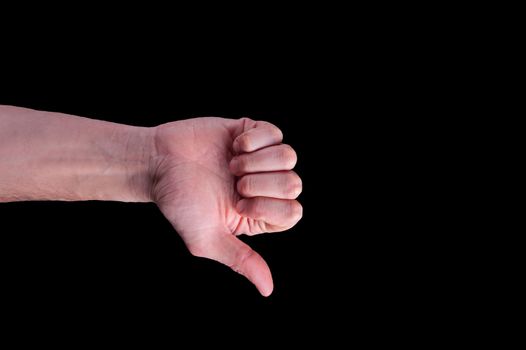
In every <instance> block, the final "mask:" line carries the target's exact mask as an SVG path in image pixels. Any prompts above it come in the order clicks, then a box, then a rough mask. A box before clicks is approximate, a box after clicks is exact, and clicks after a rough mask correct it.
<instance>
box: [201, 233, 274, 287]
mask: <svg viewBox="0 0 526 350" xmlns="http://www.w3.org/2000/svg"><path fill="white" fill-rule="evenodd" d="M208 253H211V254H209V256H208V257H209V258H211V259H214V260H216V261H219V262H221V263H223V264H225V265H227V266H229V267H230V268H231V269H232V270H234V271H236V272H238V273H240V274H241V275H243V276H245V277H246V278H248V280H249V281H250V282H252V283H253V284H254V285H255V286H256V288H257V289H258V291H259V292H260V293H261V294H262V295H263V296H266V297H268V296H269V295H270V294H272V290H273V289H274V283H273V282H272V274H271V273H270V268H269V267H268V265H267V263H266V262H265V260H263V258H262V257H261V255H259V254H258V253H256V252H255V251H254V250H252V248H250V247H249V246H248V245H246V244H245V243H243V242H242V241H240V240H239V239H238V238H236V237H235V236H233V235H230V234H225V235H220V236H219V237H217V239H216V240H215V242H214V244H213V245H211V246H210V248H209V252H208Z"/></svg>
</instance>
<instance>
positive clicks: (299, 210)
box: [290, 201, 303, 222]
mask: <svg viewBox="0 0 526 350" xmlns="http://www.w3.org/2000/svg"><path fill="white" fill-rule="evenodd" d="M290 212H291V218H292V219H293V220H294V222H298V221H300V220H301V218H302V217H303V207H302V206H301V204H300V203H299V202H298V201H291V203H290Z"/></svg>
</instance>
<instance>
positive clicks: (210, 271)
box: [0, 50, 363, 329]
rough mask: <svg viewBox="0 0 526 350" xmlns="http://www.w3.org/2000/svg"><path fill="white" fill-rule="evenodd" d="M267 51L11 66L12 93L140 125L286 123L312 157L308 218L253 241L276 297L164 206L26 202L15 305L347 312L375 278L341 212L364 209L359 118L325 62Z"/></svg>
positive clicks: (10, 241)
mask: <svg viewBox="0 0 526 350" xmlns="http://www.w3.org/2000/svg"><path fill="white" fill-rule="evenodd" d="M205 51H206V50H205ZM264 51H265V50H261V51H259V52H258V50H255V51H251V52H248V51H245V52H242V53H240V54H239V55H229V56H228V57H227V58H225V57H222V55H221V54H220V53H219V52H218V51H216V50H211V51H210V52H203V53H202V54H198V55H192V56H191V57H186V59H184V58H183V59H177V58H178V57H177V55H173V54H172V55H170V54H166V53H163V52H157V53H154V54H152V56H153V57H150V59H149V60H146V61H141V60H137V59H135V60H132V61H133V62H129V58H130V57H131V56H129V55H133V50H132V51H126V52H124V53H123V52H120V53H119V54H117V55H115V56H111V57H106V56H104V57H101V56H102V55H101V52H102V51H101V50H98V51H96V52H95V54H90V50H85V51H84V50H82V51H81V52H78V51H75V52H73V51H72V52H70V53H69V54H66V56H63V57H58V58H57V60H58V61H55V62H49V60H46V61H44V62H41V61H38V60H29V61H28V62H27V63H25V62H22V66H21V67H20V64H18V65H16V66H15V65H13V66H9V65H8V66H7V68H6V69H4V73H6V74H5V75H4V77H5V76H7V73H8V74H9V77H10V78H11V79H10V80H9V84H5V85H4V86H3V88H4V89H3V91H2V94H0V103H2V104H11V105H18V106H23V107H29V108H35V109H41V110H48V111H58V112H64V113H70V114H74V115H81V116H86V117H91V118H95V119H101V120H108V121H114V122H119V123H126V124H132V125H141V126H155V125H158V124H161V123H165V122H169V121H173V120H178V119H186V118H191V117H199V116H211V115H212V116H221V117H227V118H240V117H244V116H248V117H250V118H253V119H256V120H267V121H270V122H272V123H275V124H276V125H278V126H279V127H280V128H281V129H282V130H283V132H284V134H285V142H286V143H289V144H291V145H292V146H293V147H294V148H295V149H296V151H297V153H298V156H299V162H298V165H297V167H296V170H297V172H298V173H299V174H300V176H302V179H303V183H304V191H303V194H302V195H301V197H300V198H299V200H300V201H301V203H302V204H303V206H304V218H303V220H302V221H301V222H300V223H299V224H298V225H297V226H296V227H294V228H293V229H291V230H289V231H287V232H284V233H277V234H266V235H260V236H257V237H251V238H243V240H245V241H246V242H247V243H249V244H250V245H251V246H252V247H253V248H254V249H255V250H256V251H258V252H259V253H260V254H261V255H262V256H263V257H264V258H265V259H266V260H267V262H268V263H269V265H270V267H271V270H272V271H273V276H274V283H275V290H274V293H273V295H272V296H271V297H269V298H264V297H262V296H260V295H259V293H258V292H257V290H256V289H255V288H254V287H253V286H252V285H251V283H250V282H248V281H246V280H245V279H244V278H243V277H241V276H239V275H237V274H236V273H234V272H232V271H230V270H229V269H228V268H227V267H225V266H222V265H220V264H218V263H215V262H212V261H209V260H206V259H198V258H194V257H191V255H190V254H189V253H188V252H187V250H186V249H185V247H184V245H183V243H182V241H181V240H180V238H179V237H178V235H177V233H176V232H175V231H174V230H173V228H172V227H171V226H170V224H169V223H168V222H167V221H166V220H165V219H164V217H163V216H162V214H161V213H160V212H159V211H158V209H157V207H156V206H155V205H154V204H124V203H111V202H77V203H60V202H32V203H30V202H25V203H8V204H1V205H0V210H1V214H0V215H1V218H2V227H3V230H2V231H3V233H2V237H1V239H2V241H3V242H2V244H1V246H2V250H4V251H5V254H3V256H2V259H3V260H4V267H5V269H4V271H5V276H4V283H5V284H4V285H5V286H6V291H8V293H9V294H10V295H11V296H12V298H13V305H15V307H17V308H18V307H19V308H21V309H23V310H26V312H30V313H31V314H32V315H35V314H36V315H40V317H45V316H46V315H48V314H49V313H55V314H57V313H58V314H60V315H63V316H64V317H72V318H77V317H79V315H89V316H95V317H97V318H98V319H99V320H100V321H101V322H106V321H108V319H111V320H113V319H115V318H116V319H119V320H120V321H123V320H128V321H129V320H139V319H141V320H144V319H145V318H147V319H157V318H158V316H159V315H163V316H168V317H171V316H170V315H186V316H190V315H193V316H197V317H198V318H199V319H200V320H201V319H203V320H209V321H211V322H217V321H221V320H222V319H223V318H229V317H231V316H234V317H236V318H237V317H238V316H237V315H239V317H241V320H243V319H245V318H249V319H250V318H251V316H246V315H251V314H254V315H257V318H258V319H261V318H263V319H267V318H269V317H270V318H272V319H274V324H275V325H276V326H275V327H276V328H278V329H279V328H280V326H277V325H278V324H280V325H281V324H287V323H289V322H290V323H297V322H302V323H307V324H308V323H311V322H314V319H313V316H312V315H313V314H318V313H319V312H322V313H324V314H327V313H332V312H341V313H344V312H345V311H344V310H345V307H346V304H347V303H348V302H349V300H350V293H351V290H350V287H349V286H352V285H353V280H356V279H357V278H359V277H358V276H360V275H362V274H363V267H360V266H359V265H355V266H354V267H352V268H351V269H348V268H347V266H348V264H349V259H355V260H356V257H355V258H352V254H353V253H352V250H356V249H357V247H356V246H355V247H354V248H349V249H344V246H345V245H347V244H348V243H344V242H349V241H351V243H350V244H352V241H353V240H355V241H356V237H357V236H355V235H354V233H353V231H354V230H353V229H352V224H351V222H352V220H353V218H352V215H349V213H347V216H346V217H342V216H341V215H340V213H342V212H345V211H347V207H348V206H349V207H350V205H351V204H350V199H349V198H347V197H346V196H345V194H344V193H345V191H347V190H348V189H349V188H350V187H351V185H350V183H351V176H352V175H351V173H352V170H344V171H343V170H338V168H339V167H340V164H341V163H345V164H346V166H350V168H349V169H352V164H351V163H352V156H351V154H350V153H346V151H345V150H342V149H338V147H337V144H339V143H340V142H339V141H345V142H350V139H349V135H346V136H345V139H342V140H339V137H340V136H339V135H341V131H342V130H341V129H342V128H343V129H346V127H343V126H342V125H340V124H339V118H341V116H336V115H333V114H332V112H331V105H330V103H331V102H330V101H331V99H332V98H333V96H327V88H328V86H327V85H326V84H327V81H324V80H323V79H322V78H323V77H320V76H319V75H318V74H320V72H315V71H313V70H312V69H313V68H312V66H311V64H312V63H313V62H312V60H310V59H309V60H308V61H307V60H306V59H305V56H303V53H302V52H297V53H296V54H293V55H292V54H291V53H290V52H289V53H288V54H287V56H285V53H284V52H283V51H280V50H277V51H273V52H271V53H265V52H264ZM83 54H87V57H83V59H82V60H81V59H79V56H80V55H83ZM279 55H281V56H279ZM250 56H252V57H257V59H253V58H252V59H250V58H248V57H250ZM278 56H279V57H278ZM53 57H56V56H53ZM18 63H20V62H18ZM6 81H7V80H6ZM328 95H330V94H328ZM337 135H338V136H337ZM342 151H343V152H342ZM342 154H344V155H343V156H342ZM335 159H336V160H338V159H339V162H341V163H340V164H339V163H334V160H335ZM340 178H343V179H344V182H339V180H338V179H340ZM337 198H339V200H340V201H339V202H336V199H337ZM342 236H345V241H344V242H342V241H341V240H340V237H342ZM353 237H355V238H353ZM351 247H352V246H351ZM354 288H356V286H355V287H354ZM358 288H363V286H362V287H358ZM188 309H189V310H190V312H188V311H184V313H183V314H182V312H183V311H182V310H188ZM218 310H219V311H218ZM174 317H175V316H174ZM323 319H324V317H322V318H316V322H315V323H316V324H318V323H319V322H320V321H321V320H323ZM201 322H204V321H201ZM241 322H242V323H243V321H241Z"/></svg>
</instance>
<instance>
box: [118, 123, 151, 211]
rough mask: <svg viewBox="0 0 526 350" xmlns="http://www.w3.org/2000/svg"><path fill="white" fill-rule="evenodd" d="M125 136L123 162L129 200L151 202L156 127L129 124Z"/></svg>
mask: <svg viewBox="0 0 526 350" xmlns="http://www.w3.org/2000/svg"><path fill="white" fill-rule="evenodd" d="M127 128H129V130H128V133H129V135H128V136H127V137H126V139H127V141H126V147H125V153H126V154H125V155H124V160H125V161H124V164H125V168H126V171H125V173H126V183H127V186H128V191H127V192H128V199H126V200H125V201H129V202H152V201H153V197H152V186H153V183H154V177H155V159H156V153H157V152H156V146H155V134H156V128H155V127H152V128H145V127H133V126H130V127H128V126H127Z"/></svg>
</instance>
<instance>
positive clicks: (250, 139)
mask: <svg viewBox="0 0 526 350" xmlns="http://www.w3.org/2000/svg"><path fill="white" fill-rule="evenodd" d="M281 141H283V133H282V132H281V130H280V129H279V128H278V127H277V126H275V125H274V124H271V123H269V122H265V121H258V122H256V124H255V126H254V127H253V128H252V129H249V130H247V131H245V132H243V133H242V134H240V135H239V136H238V137H236V139H235V140H234V143H233V145H232V146H233V148H234V152H236V153H237V154H239V153H244V152H254V151H257V150H258V149H261V148H264V147H268V146H272V145H276V144H279V143H281Z"/></svg>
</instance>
